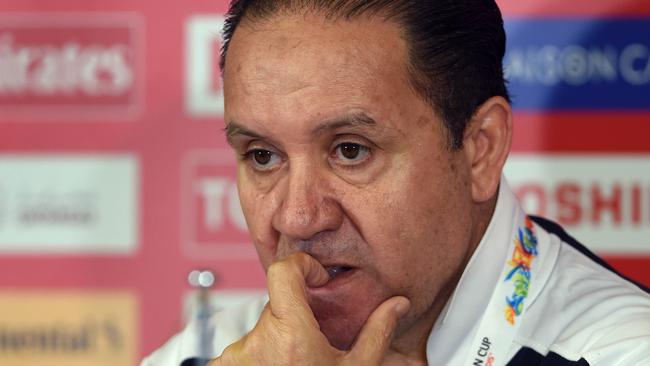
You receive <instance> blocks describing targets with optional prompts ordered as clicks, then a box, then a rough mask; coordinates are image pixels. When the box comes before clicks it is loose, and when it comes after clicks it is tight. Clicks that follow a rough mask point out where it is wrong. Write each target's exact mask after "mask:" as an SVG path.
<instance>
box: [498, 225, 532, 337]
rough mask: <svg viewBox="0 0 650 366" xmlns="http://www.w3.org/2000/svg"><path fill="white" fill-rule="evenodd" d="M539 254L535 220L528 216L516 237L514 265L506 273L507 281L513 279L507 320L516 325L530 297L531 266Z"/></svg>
mask: <svg viewBox="0 0 650 366" xmlns="http://www.w3.org/2000/svg"><path fill="white" fill-rule="evenodd" d="M536 256H537V237H536V236H535V232H534V228H533V222H532V220H531V219H530V218H529V217H528V216H526V220H525V227H520V228H519V230H518V232H517V237H515V249H514V251H513V253H512V259H510V260H509V261H508V265H509V266H511V267H512V269H511V270H510V272H508V274H507V275H506V278H505V282H508V281H512V283H513V284H514V290H513V293H512V296H510V297H506V309H505V313H506V320H507V321H508V323H510V324H512V325H514V324H515V319H516V317H517V316H519V315H520V314H521V312H522V311H523V310H524V300H525V299H526V297H528V288H529V287H530V280H531V276H530V268H531V265H532V262H533V259H535V257H536Z"/></svg>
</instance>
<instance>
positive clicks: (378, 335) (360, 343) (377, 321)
mask: <svg viewBox="0 0 650 366" xmlns="http://www.w3.org/2000/svg"><path fill="white" fill-rule="evenodd" d="M410 306H411V302H410V301H409V300H408V299H407V298H405V297H403V296H395V297H391V298H390V299H388V300H386V301H384V302H383V303H382V304H381V305H379V307H377V309H375V311H374V312H373V313H372V314H370V317H369V318H368V320H367V321H366V324H365V325H364V326H363V329H361V333H359V337H358V338H357V341H356V343H355V344H354V346H353V347H352V350H351V351H350V353H348V358H349V359H350V360H351V361H352V362H351V364H353V365H378V364H379V363H380V362H381V361H382V359H383V358H384V354H385V353H386V351H388V347H390V344H391V341H392V338H393V332H394V331H395V327H396V326H397V321H398V320H399V319H400V318H401V317H402V316H404V314H406V312H407V311H408V309H409V308H410Z"/></svg>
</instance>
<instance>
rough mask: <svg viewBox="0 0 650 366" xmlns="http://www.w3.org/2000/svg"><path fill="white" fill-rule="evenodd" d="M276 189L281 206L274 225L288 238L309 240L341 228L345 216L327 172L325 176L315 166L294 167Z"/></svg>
mask: <svg viewBox="0 0 650 366" xmlns="http://www.w3.org/2000/svg"><path fill="white" fill-rule="evenodd" d="M277 188H278V189H279V192H278V194H279V197H277V198H279V201H280V202H281V203H280V205H279V206H278V209H277V211H276V213H275V215H274V217H273V226H274V228H275V229H276V230H277V231H278V232H280V233H281V234H282V235H283V236H285V237H286V238H289V239H293V240H306V239H309V238H311V237H313V236H314V235H316V234H318V233H319V232H323V231H328V230H336V229H337V228H338V227H339V226H340V225H341V221H342V217H343V215H342V212H341V206H340V204H339V203H338V197H336V194H335V193H334V190H333V189H332V188H331V186H330V184H329V182H328V178H327V176H326V173H324V174H322V173H321V172H319V171H318V168H317V167H314V166H313V165H312V164H309V163H307V162H303V163H300V164H297V163H296V164H292V165H291V166H290V168H289V172H288V174H287V176H286V177H285V179H284V181H283V182H282V184H280V187H277Z"/></svg>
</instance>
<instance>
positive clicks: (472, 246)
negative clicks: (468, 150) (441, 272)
mask: <svg viewBox="0 0 650 366" xmlns="http://www.w3.org/2000/svg"><path fill="white" fill-rule="evenodd" d="M496 201H497V197H496V195H495V197H494V198H492V199H490V200H489V201H486V202H484V203H482V204H480V205H478V206H477V210H476V211H475V214H474V215H473V221H474V225H472V227H474V228H475V229H474V230H473V232H472V235H471V237H470V242H469V245H468V247H467V250H466V252H465V255H464V257H463V260H462V262H461V263H460V265H459V266H458V268H457V269H456V271H455V272H454V273H453V274H452V276H451V277H450V279H449V280H448V281H447V282H446V283H445V284H444V285H443V287H442V288H441V289H440V291H439V292H438V295H437V296H436V298H435V299H434V301H433V303H432V304H431V306H430V307H429V308H428V309H427V311H426V312H425V313H424V314H422V315H421V316H420V317H419V319H418V320H416V321H415V322H414V323H413V324H412V325H411V326H410V327H409V328H408V329H405V330H400V329H399V328H398V329H397V330H396V334H395V338H394V339H393V342H392V344H391V349H390V352H389V353H388V354H387V356H386V358H385V360H384V363H383V364H382V365H383V366H390V365H426V364H427V356H426V352H427V339H428V338H429V334H430V333H431V329H432V328H433V325H434V324H435V323H436V321H437V319H438V317H439V316H440V313H441V312H442V310H443V309H444V307H445V305H446V304H447V302H448V301H449V298H450V297H451V296H452V294H453V292H454V290H455V289H456V286H457V285H458V282H459V281H460V278H461V276H462V274H463V272H464V271H465V267H466V266H467V263H468V262H469V260H470V258H471V257H472V255H473V254H474V251H475V250H476V248H477V247H478V245H479V243H480V242H481V239H482V238H483V235H484V234H485V231H486V230H487V227H488V225H489V223H490V220H491V219H492V215H493V214H494V210H495V207H496Z"/></svg>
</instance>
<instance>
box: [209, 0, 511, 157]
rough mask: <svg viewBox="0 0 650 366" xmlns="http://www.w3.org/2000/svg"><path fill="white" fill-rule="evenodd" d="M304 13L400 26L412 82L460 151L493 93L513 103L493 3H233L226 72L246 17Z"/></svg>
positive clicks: (295, 0)
mask: <svg viewBox="0 0 650 366" xmlns="http://www.w3.org/2000/svg"><path fill="white" fill-rule="evenodd" d="M306 12H313V13H315V14H321V15H323V16H324V17H325V18H326V19H331V20H347V21H354V19H356V18H358V17H361V16H381V17H383V18H385V19H387V20H392V21H395V22H396V23H397V24H399V25H400V27H401V30H402V36H403V38H404V39H405V41H406V42H407V47H408V60H405V61H406V62H407V66H408V70H409V73H410V75H409V76H410V80H411V84H412V86H413V88H414V89H415V90H416V91H417V92H418V93H419V94H420V95H421V96H422V97H423V98H424V99H425V100H427V101H428V102H429V103H430V104H431V106H432V107H433V110H434V111H436V113H438V114H439V115H440V116H441V117H442V119H443V121H444V123H445V126H446V127H447V130H448V132H449V133H448V135H449V138H450V146H451V147H452V148H454V149H457V148H460V147H461V146H462V142H463V133H464V131H465V126H466V125H467V123H468V121H469V120H470V119H471V117H472V115H473V114H474V111H475V110H476V108H477V107H478V106H480V105H481V104H483V102H485V101H486V100H487V99H489V98H490V97H493V96H502V97H504V98H506V100H509V98H508V91H507V89H506V85H505V81H504V78H503V68H502V60H503V55H504V53H505V42H506V36H505V32H504V29H503V19H502V17H501V12H500V10H499V8H498V6H497V5H496V3H495V2H494V0H233V1H232V2H231V4H230V10H229V11H228V14H227V17H226V23H225V26H224V32H223V36H224V43H223V48H222V52H221V70H222V71H223V70H224V68H225V64H226V56H227V53H228V46H229V44H230V41H231V40H232V37H233V35H234V33H235V31H236V30H237V26H238V25H239V24H240V23H241V21H242V19H246V21H253V22H254V21H255V20H268V19H271V18H272V17H273V16H274V15H287V14H302V13H306Z"/></svg>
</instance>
